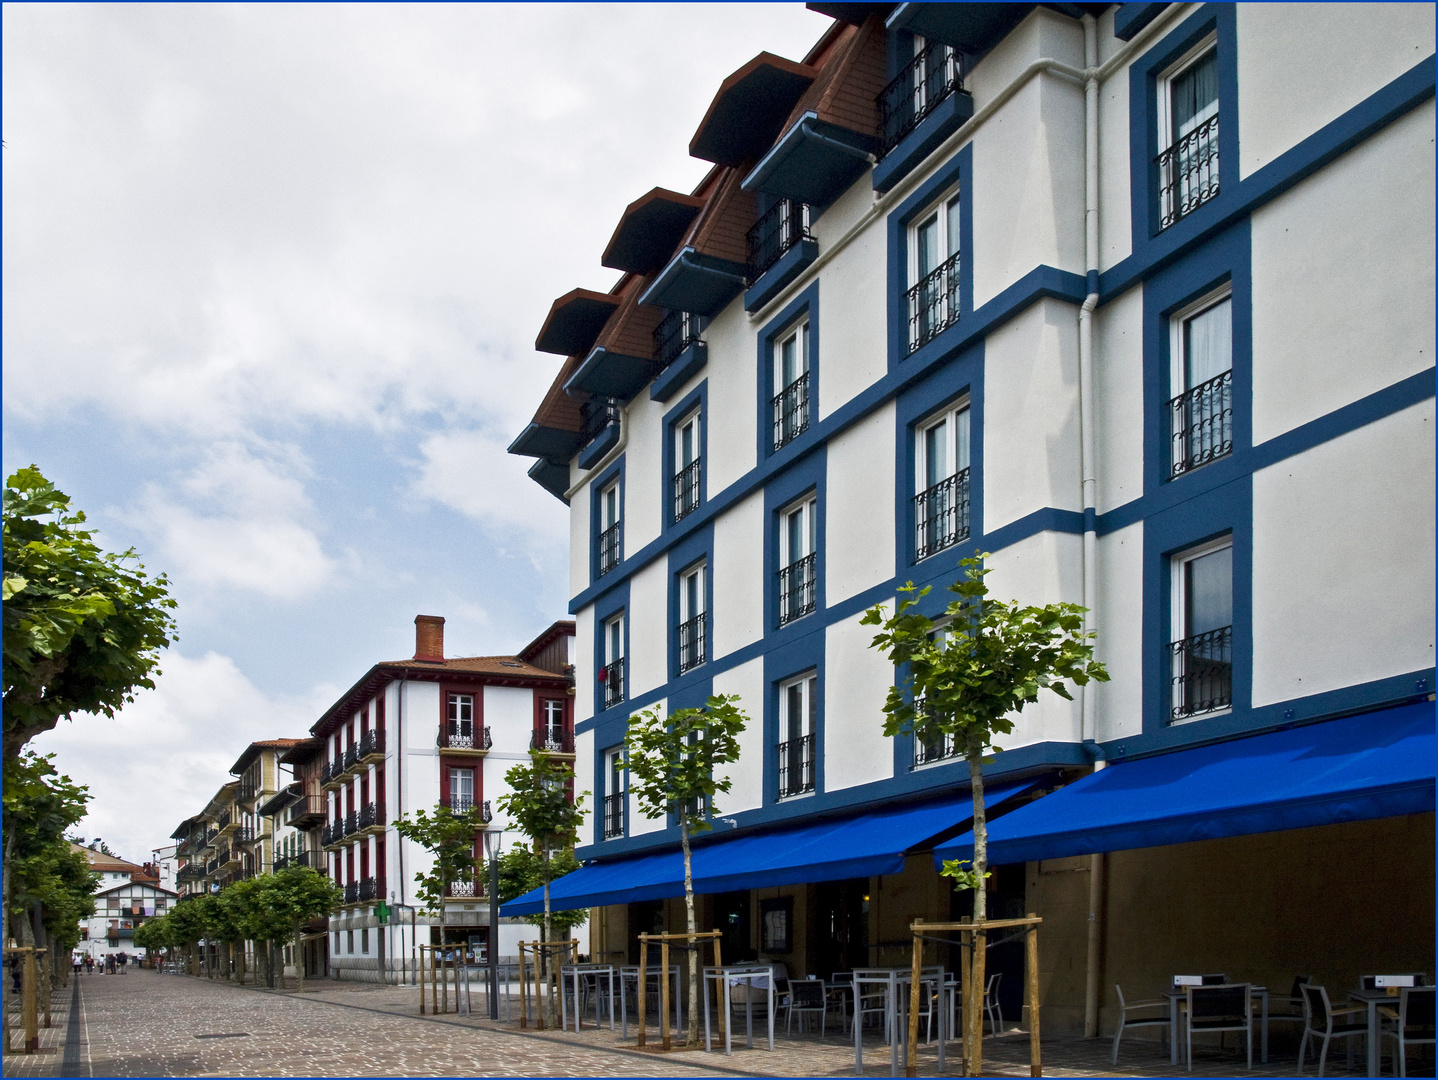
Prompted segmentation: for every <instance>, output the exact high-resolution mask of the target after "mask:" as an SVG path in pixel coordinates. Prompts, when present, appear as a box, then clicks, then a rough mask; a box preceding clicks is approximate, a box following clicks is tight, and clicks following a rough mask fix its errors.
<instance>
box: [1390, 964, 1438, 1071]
mask: <svg viewBox="0 0 1438 1080" xmlns="http://www.w3.org/2000/svg"><path fill="white" fill-rule="evenodd" d="M1398 993H1399V998H1398V1011H1397V1012H1394V1011H1393V1010H1392V1009H1386V1008H1384V1007H1383V1006H1381V1005H1380V1006H1379V1007H1378V1011H1379V1013H1381V1014H1382V1015H1384V1016H1385V1017H1387V1018H1388V1019H1389V1020H1390V1021H1391V1023H1389V1024H1386V1025H1384V1026H1383V1027H1382V1028H1380V1029H1379V1032H1378V1041H1379V1043H1380V1044H1382V1043H1383V1041H1384V1040H1386V1039H1392V1040H1393V1041H1394V1042H1395V1043H1397V1046H1396V1047H1395V1050H1396V1053H1395V1054H1394V1064H1395V1065H1396V1069H1395V1070H1394V1071H1395V1072H1397V1074H1398V1075H1399V1076H1407V1075H1408V1047H1410V1046H1422V1045H1426V1046H1433V1045H1434V1040H1433V1035H1434V1017H1433V993H1434V989H1433V987H1431V986H1421V987H1419V986H1414V987H1409V986H1405V987H1403V988H1402V989H1401V990H1400V991H1399V992H1398Z"/></svg>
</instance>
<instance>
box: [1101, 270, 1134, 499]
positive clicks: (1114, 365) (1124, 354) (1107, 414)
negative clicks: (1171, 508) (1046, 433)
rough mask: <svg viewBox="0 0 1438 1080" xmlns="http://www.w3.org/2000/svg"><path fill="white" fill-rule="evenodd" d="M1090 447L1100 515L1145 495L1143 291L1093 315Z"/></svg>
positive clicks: (1125, 294) (1109, 304)
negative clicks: (1095, 464)
mask: <svg viewBox="0 0 1438 1080" xmlns="http://www.w3.org/2000/svg"><path fill="white" fill-rule="evenodd" d="M1093 344H1094V366H1093V389H1094V405H1095V408H1094V429H1095V430H1094V435H1095V439H1094V447H1095V453H1096V454H1097V456H1098V474H1097V476H1098V504H1097V509H1098V512H1099V513H1100V514H1102V513H1105V512H1106V511H1109V510H1112V509H1113V508H1114V507H1115V506H1122V505H1123V504H1124V503H1127V502H1132V501H1133V500H1134V499H1137V498H1138V497H1139V496H1140V495H1142V494H1143V425H1144V419H1143V289H1142V288H1141V287H1140V288H1133V289H1129V290H1128V292H1126V293H1124V294H1123V295H1122V296H1120V297H1119V298H1118V299H1117V300H1114V301H1112V302H1111V303H1108V304H1105V305H1104V306H1103V307H1101V308H1098V309H1097V310H1096V311H1095V312H1094V326H1093Z"/></svg>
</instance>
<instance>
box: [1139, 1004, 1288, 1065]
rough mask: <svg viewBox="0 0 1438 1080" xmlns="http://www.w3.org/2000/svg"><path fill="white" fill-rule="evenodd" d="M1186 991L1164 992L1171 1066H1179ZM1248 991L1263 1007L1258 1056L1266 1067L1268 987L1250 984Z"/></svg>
mask: <svg viewBox="0 0 1438 1080" xmlns="http://www.w3.org/2000/svg"><path fill="white" fill-rule="evenodd" d="M1186 989H1187V987H1178V988H1176V989H1175V988H1173V987H1170V988H1169V989H1167V990H1165V991H1164V992H1163V996H1164V997H1166V998H1168V1022H1169V1029H1168V1062H1169V1064H1170V1065H1177V1064H1178V1042H1179V1039H1178V1032H1179V1022H1178V1016H1179V1011H1178V1007H1179V1005H1180V1004H1181V1003H1182V1002H1183V1001H1184V1000H1186V998H1187V996H1188V995H1187V994H1186V993H1185V992H1184V991H1185V990H1186ZM1200 989H1201V988H1200ZM1248 989H1249V992H1250V993H1252V994H1253V996H1254V997H1256V998H1258V1001H1259V1005H1260V1007H1261V1009H1262V1011H1261V1013H1260V1016H1261V1018H1262V1019H1261V1021H1260V1024H1261V1026H1260V1027H1259V1029H1258V1030H1259V1055H1258V1060H1259V1061H1261V1062H1263V1063H1264V1064H1265V1065H1267V1064H1268V987H1266V986H1254V985H1252V984H1250V985H1249V987H1248Z"/></svg>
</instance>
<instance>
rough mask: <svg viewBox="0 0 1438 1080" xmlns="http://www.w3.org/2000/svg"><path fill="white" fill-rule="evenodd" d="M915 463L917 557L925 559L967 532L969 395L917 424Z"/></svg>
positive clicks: (958, 540)
mask: <svg viewBox="0 0 1438 1080" xmlns="http://www.w3.org/2000/svg"><path fill="white" fill-rule="evenodd" d="M916 435H917V445H916V446H915V448H914V464H915V470H916V472H917V476H916V477H915V484H914V486H915V487H916V489H917V492H916V494H915V495H914V558H915V559H926V558H928V557H929V556H930V555H932V554H934V553H935V552H937V551H943V550H944V549H945V548H948V547H952V546H953V545H954V544H957V543H960V542H961V541H963V540H967V539H968V536H969V405H968V401H967V399H965V400H964V401H962V402H960V403H959V404H958V405H956V406H952V407H950V408H948V409H945V410H944V411H943V412H942V413H940V414H939V415H938V416H936V417H931V418H930V419H929V420H927V421H925V422H924V423H923V424H921V425H919V427H918V430H917V433H916Z"/></svg>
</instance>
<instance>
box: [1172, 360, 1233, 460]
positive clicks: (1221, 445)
mask: <svg viewBox="0 0 1438 1080" xmlns="http://www.w3.org/2000/svg"><path fill="white" fill-rule="evenodd" d="M1168 424H1169V431H1170V433H1171V434H1170V436H1169V444H1170V445H1171V446H1172V447H1173V466H1172V470H1171V472H1170V474H1169V475H1170V476H1178V475H1179V474H1180V473H1186V472H1188V471H1189V470H1190V469H1196V468H1198V467H1199V466H1200V465H1207V464H1208V463H1209V462H1210V461H1214V460H1216V459H1218V458H1221V457H1223V456H1225V455H1226V454H1231V453H1233V372H1232V371H1225V372H1224V373H1223V374H1222V375H1216V376H1214V377H1213V378H1212V379H1209V380H1208V381H1207V382H1202V383H1199V384H1198V385H1197V386H1195V387H1194V388H1193V389H1192V390H1187V391H1185V392H1184V393H1182V394H1179V395H1178V397H1176V398H1174V399H1172V400H1171V401H1170V402H1169V403H1168Z"/></svg>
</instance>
